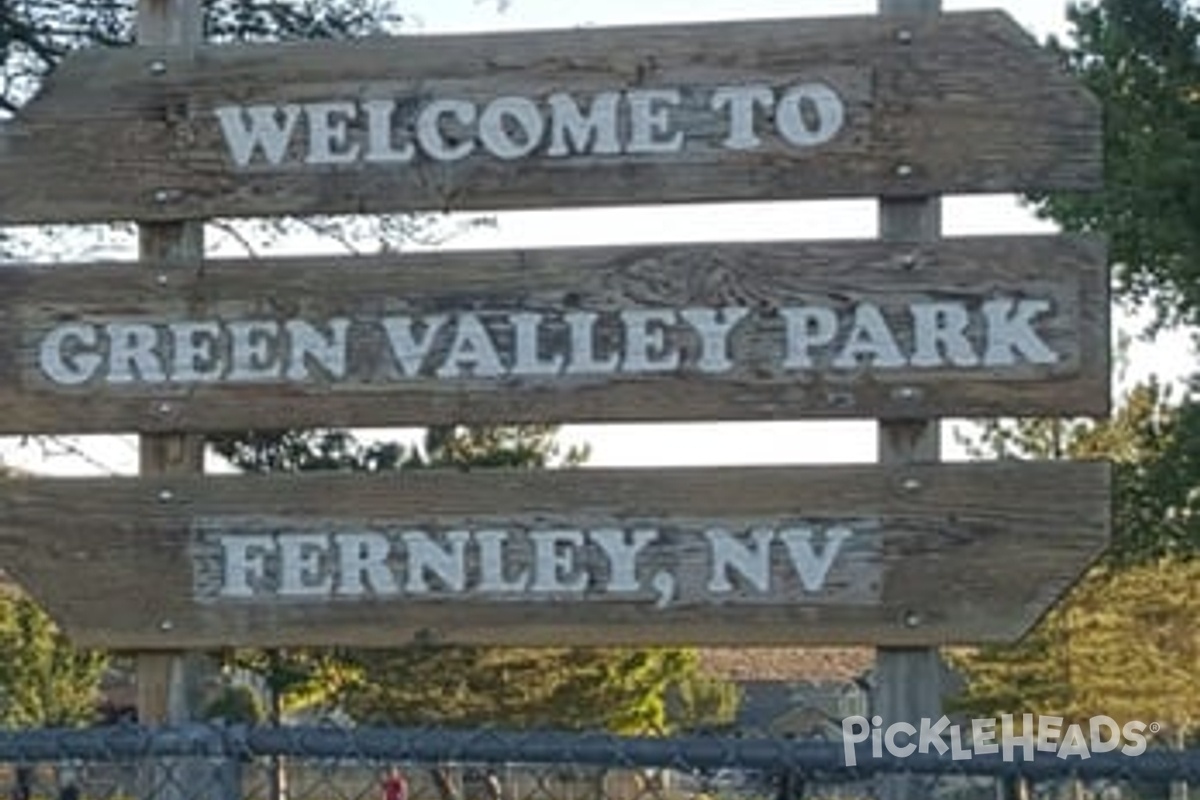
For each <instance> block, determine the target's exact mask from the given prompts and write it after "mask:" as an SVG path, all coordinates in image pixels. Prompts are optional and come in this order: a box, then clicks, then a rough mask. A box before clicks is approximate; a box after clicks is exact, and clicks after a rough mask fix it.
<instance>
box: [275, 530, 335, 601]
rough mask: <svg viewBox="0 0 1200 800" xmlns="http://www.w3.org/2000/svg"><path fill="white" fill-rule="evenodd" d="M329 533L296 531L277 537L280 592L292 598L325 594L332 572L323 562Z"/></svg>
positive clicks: (327, 549)
mask: <svg viewBox="0 0 1200 800" xmlns="http://www.w3.org/2000/svg"><path fill="white" fill-rule="evenodd" d="M328 553H329V535H328V534H324V533H297V534H292V535H289V536H281V537H279V594H281V595H283V596H291V597H306V596H310V597H311V596H317V595H327V594H329V593H330V592H331V591H332V590H333V574H332V572H331V570H330V566H331V565H329V564H328V563H326V557H327V556H328Z"/></svg>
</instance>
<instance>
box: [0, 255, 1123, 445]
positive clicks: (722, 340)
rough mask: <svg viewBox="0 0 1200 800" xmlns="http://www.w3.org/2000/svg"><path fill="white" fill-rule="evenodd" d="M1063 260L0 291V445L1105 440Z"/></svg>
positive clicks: (487, 264)
mask: <svg viewBox="0 0 1200 800" xmlns="http://www.w3.org/2000/svg"><path fill="white" fill-rule="evenodd" d="M1105 275H1106V267H1105V257H1104V248H1103V247H1102V245H1101V244H1100V243H1099V242H1097V241H1095V240H1092V239H1088V238H1076V237H1061V238H1060V237H1027V238H1024V237H1018V238H1009V237H999V238H993V237H981V238H964V239H957V240H950V241H945V242H939V243H936V244H913V245H911V246H907V245H904V246H899V247H897V246H896V245H895V244H891V243H882V242H876V241H861V242H829V243H796V242H780V243H769V244H745V245H743V244H727V245H687V246H685V245H678V246H663V247H658V246H656V247H611V248H610V247H605V248H581V249H567V250H543V251H526V252H460V253H454V254H451V253H439V254H412V255H407V256H392V257H387V258H361V259H352V260H338V259H334V260H324V259H300V260H290V261H253V262H242V261H233V262H215V261H214V262H204V263H203V264H197V266H196V267H195V268H194V269H191V270H180V269H174V270H169V271H168V270H164V271H162V272H161V273H158V274H155V273H153V272H152V271H148V270H145V269H137V268H134V267H132V266H130V265H119V264H96V265H90V266H86V267H80V266H59V267H47V266H32V267H11V268H5V269H3V270H0V431H3V432H6V433H34V432H48V431H57V432H76V433H82V432H106V431H107V432H111V431H123V430H141V431H153V430H173V431H179V430H203V431H222V430H238V429H247V428H259V429H262V428H278V427H281V426H303V425H339V426H344V425H349V426H372V425H382V426H386V425H428V424H434V423H514V422H568V421H664V420H697V421H700V420H722V419H727V420H738V419H742V420H754V419H759V420H761V419H785V418H806V417H809V418H838V417H842V418H846V417H884V418H929V417H936V416H956V415H963V416H970V415H992V414H996V415H1001V414H1039V413H1048V414H1093V415H1104V414H1107V412H1108V403H1109V370H1108V346H1109V345H1108V303H1107V280H1106V278H1105Z"/></svg>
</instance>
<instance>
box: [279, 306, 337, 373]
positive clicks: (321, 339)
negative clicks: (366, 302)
mask: <svg viewBox="0 0 1200 800" xmlns="http://www.w3.org/2000/svg"><path fill="white" fill-rule="evenodd" d="M284 327H285V328H286V330H287V335H288V339H289V341H291V345H292V352H291V359H290V362H289V364H288V370H287V377H288V380H292V381H303V380H308V377H309V365H308V361H309V359H310V358H311V359H312V360H313V361H314V362H315V363H316V364H318V365H320V367H321V369H323V370H325V372H326V373H327V374H328V375H329V377H330V378H331V379H333V380H342V379H344V378H345V377H346V346H347V345H346V333H347V332H348V331H349V330H350V320H348V319H331V320H329V333H328V335H326V334H324V333H322V332H321V331H319V330H317V329H316V327H314V326H313V325H311V324H310V323H307V322H305V321H303V320H298V319H293V320H288V322H287V324H286V325H285V326H284Z"/></svg>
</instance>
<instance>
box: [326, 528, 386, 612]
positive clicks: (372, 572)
mask: <svg viewBox="0 0 1200 800" xmlns="http://www.w3.org/2000/svg"><path fill="white" fill-rule="evenodd" d="M334 538H335V539H336V540H337V549H338V585H337V593H338V594H339V595H343V596H350V597H356V596H359V595H364V594H366V593H367V592H368V591H372V592H374V593H375V594H379V595H394V594H397V593H398V592H399V591H400V587H398V586H397V585H396V578H395V576H394V575H392V570H391V569H390V568H389V567H388V565H387V557H388V554H389V553H390V552H391V544H390V543H389V542H388V538H387V537H386V536H384V535H383V534H382V533H343V534H339V535H338V536H336V537H334Z"/></svg>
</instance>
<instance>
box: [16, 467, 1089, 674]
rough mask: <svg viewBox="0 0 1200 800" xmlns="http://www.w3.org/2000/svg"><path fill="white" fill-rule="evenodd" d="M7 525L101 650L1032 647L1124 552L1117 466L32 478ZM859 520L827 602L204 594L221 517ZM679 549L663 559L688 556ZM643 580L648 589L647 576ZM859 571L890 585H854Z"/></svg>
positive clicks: (452, 522) (545, 524)
mask: <svg viewBox="0 0 1200 800" xmlns="http://www.w3.org/2000/svg"><path fill="white" fill-rule="evenodd" d="M1016 497H1019V498H1020V499H1021V502H1020V503H1014V502H1013V498H1016ZM0 511H2V513H0V559H2V560H3V563H4V564H5V566H6V568H10V569H11V572H12V574H13V575H14V576H15V578H16V579H17V580H18V581H19V582H20V583H21V584H22V585H23V586H24V587H26V588H27V589H28V590H29V591H31V592H32V593H33V595H34V596H35V597H37V598H38V600H39V601H40V602H42V603H44V604H45V606H46V607H47V608H48V609H49V610H50V612H51V613H52V614H53V615H54V616H55V617H56V619H58V621H59V622H60V623H61V624H63V625H64V626H65V628H66V630H67V631H68V633H69V634H70V635H71V637H72V638H73V639H74V640H75V641H76V642H78V643H79V644H81V645H89V646H99V647H110V648H137V649H140V650H145V649H153V648H180V647H186V648H197V647H218V646H242V645H245V646H255V647H264V646H268V647H269V646H292V645H297V646H298V645H334V644H345V645H351V644H353V645H363V646H390V645H396V644H399V643H401V642H403V641H406V640H409V639H411V638H412V637H414V636H420V637H425V638H432V639H436V640H444V641H456V642H486V643H503V644H514V645H515V644H567V643H576V644H621V643H629V644H635V643H636V644H654V645H669V644H763V645H766V644H784V643H813V644H817V643H821V644H835V643H836V644H893V645H917V644H934V643H974V642H984V641H1009V640H1012V639H1013V638H1015V637H1017V636H1018V635H1019V634H1020V633H1021V632H1022V631H1024V630H1025V629H1026V628H1027V627H1028V626H1029V625H1030V624H1031V623H1032V622H1033V621H1034V620H1035V619H1036V618H1037V617H1038V615H1039V614H1040V613H1041V612H1042V611H1044V609H1046V608H1047V607H1048V606H1049V604H1050V603H1052V602H1053V601H1054V600H1055V599H1056V598H1057V597H1058V596H1059V595H1060V594H1061V593H1062V592H1063V591H1064V590H1065V589H1066V588H1067V587H1068V586H1069V585H1070V584H1071V583H1072V582H1073V581H1074V580H1075V579H1076V578H1077V577H1078V575H1079V574H1080V572H1081V570H1083V569H1084V568H1085V566H1086V565H1087V564H1088V563H1089V562H1090V561H1091V560H1092V559H1093V558H1094V557H1095V556H1096V555H1097V554H1098V553H1099V552H1100V551H1101V550H1102V549H1103V548H1104V547H1105V545H1106V544H1107V542H1108V537H1109V468H1108V466H1107V465H1105V464H1092V463H1021V464H1006V463H977V464H962V465H910V466H905V467H888V468H883V467H877V466H821V467H778V468H776V467H763V468H748V469H734V468H716V469H690V470H689V469H668V470H591V469H577V470H553V471H546V472H540V473H528V472H517V471H489V472H476V473H459V472H450V471H418V472H412V473H400V474H396V475H373V476H367V475H316V474H310V475H303V476H294V475H293V476H282V475H279V476H241V475H239V476H220V477H218V476H208V477H204V478H199V477H163V478H160V479H153V480H152V479H135V478H129V479H125V478H117V479H107V480H95V479H58V480H36V479H29V480H19V481H11V482H6V483H4V484H0ZM847 518H850V519H856V520H864V519H875V520H878V521H879V523H880V525H881V527H880V528H879V529H878V535H877V536H873V537H872V536H868V537H866V540H865V541H866V542H867V549H866V550H865V551H862V552H860V553H859V554H858V556H857V557H856V558H858V560H857V561H855V562H853V563H857V564H858V566H857V567H848V566H846V565H845V564H842V563H840V562H835V563H834V566H833V568H832V570H831V571H830V573H829V586H830V587H833V589H832V594H831V595H830V597H829V598H827V602H823V603H822V602H808V601H805V600H804V599H803V598H801V599H797V598H796V597H791V598H789V597H787V596H786V595H785V594H779V595H777V596H776V599H775V601H772V600H771V599H770V598H766V599H763V598H762V597H758V598H757V599H754V598H751V600H749V601H744V602H743V601H739V600H738V596H737V595H722V596H721V598H718V600H716V601H714V600H713V599H712V598H711V597H710V598H709V599H708V600H704V599H702V598H701V599H697V600H695V601H694V602H690V603H680V604H676V605H669V606H666V607H663V608H657V607H656V606H655V604H654V603H653V601H652V600H651V599H649V598H645V597H636V598H633V597H628V598H624V599H620V598H607V599H604V598H603V597H601V596H599V595H598V593H597V591H596V590H595V589H594V588H590V589H588V590H587V592H585V593H582V594H577V595H570V596H554V597H552V598H551V601H549V602H548V601H547V600H546V599H545V598H542V599H540V600H539V599H533V600H528V601H522V600H520V599H515V600H510V601H505V602H497V601H496V600H495V599H494V598H492V599H480V598H479V597H476V598H474V599H472V595H471V594H470V593H469V592H468V593H466V594H463V595H454V596H453V597H451V598H450V599H447V598H446V597H445V596H442V597H438V596H436V595H428V596H424V597H416V598H415V599H414V596H412V595H409V596H404V595H402V596H399V597H383V596H378V595H377V596H371V597H367V598H361V597H360V598H345V597H311V598H300V599H297V598H294V597H290V598H287V599H280V598H279V597H277V596H271V595H266V596H256V597H253V598H249V599H245V600H237V601H235V600H227V601H214V600H213V599H212V598H211V597H208V598H206V597H204V596H203V594H204V593H203V591H201V590H200V589H198V588H197V586H195V585H194V580H195V577H194V576H195V575H197V574H202V575H203V574H209V573H207V572H205V567H203V559H204V558H205V557H206V556H205V555H204V552H203V543H202V539H203V534H204V531H205V530H211V525H212V521H213V520H241V521H242V522H241V523H238V524H243V525H244V524H245V523H246V521H247V520H258V521H259V522H260V524H261V525H262V526H266V527H269V528H272V529H273V530H275V531H279V530H281V529H283V530H285V531H289V530H291V526H294V528H295V529H296V530H300V531H302V530H306V529H307V530H312V529H313V526H314V525H316V526H319V525H322V524H326V523H325V522H322V521H335V522H336V523H337V524H338V525H341V526H348V527H353V526H360V527H361V526H372V525H373V526H378V527H380V528H387V527H388V526H395V527H397V528H404V529H409V528H421V527H422V526H424V527H426V528H428V529H430V530H434V531H437V530H441V531H445V530H448V529H449V528H453V527H456V526H459V527H474V528H483V527H487V528H505V527H510V528H516V527H520V526H525V527H526V528H529V529H535V528H536V529H544V528H554V527H560V526H566V525H569V526H574V527H578V526H598V525H610V526H614V527H621V526H634V525H653V524H660V525H662V526H664V528H666V527H670V526H674V527H676V528H679V529H688V528H691V529H695V528H697V527H699V526H703V525H722V524H724V525H729V526H731V527H732V526H736V525H741V524H747V523H749V522H757V523H759V524H784V523H794V522H797V521H801V520H807V521H813V522H815V523H819V522H821V521H826V522H828V521H832V520H845V519H847ZM205 521H207V522H205ZM205 526H208V527H205ZM677 545H678V542H675V543H674V544H669V545H666V546H664V549H662V550H660V551H656V552H657V553H658V555H657V556H655V557H656V558H667V559H669V558H670V557H672V556H671V553H673V552H675V550H676V549H678V548H677ZM647 552H649V551H647ZM868 556H870V558H868ZM871 558H875V559H876V561H874V562H872V561H871ZM864 559H865V560H864ZM852 561H853V560H852ZM658 563H665V562H658ZM198 564H199V565H200V566H197V565H198ZM639 569H640V570H641V571H640V572H639V573H638V574H639V576H640V577H642V578H644V577H645V576H646V568H645V567H643V565H641V564H640V563H639ZM839 576H840V577H839ZM847 578H849V579H850V580H851V581H852V582H853V581H856V580H866V581H873V580H877V581H878V585H877V586H873V585H870V584H868V585H859V586H856V587H855V588H853V590H851V589H849V588H845V587H843V589H838V588H837V587H838V586H839V585H840V584H839V581H842V582H843V583H844V582H845V580H846V579H847ZM840 592H848V593H840ZM839 593H840V594H839ZM743 596H744V595H743Z"/></svg>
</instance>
